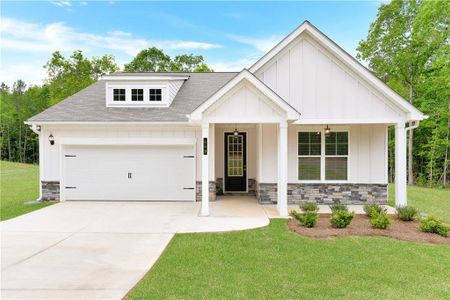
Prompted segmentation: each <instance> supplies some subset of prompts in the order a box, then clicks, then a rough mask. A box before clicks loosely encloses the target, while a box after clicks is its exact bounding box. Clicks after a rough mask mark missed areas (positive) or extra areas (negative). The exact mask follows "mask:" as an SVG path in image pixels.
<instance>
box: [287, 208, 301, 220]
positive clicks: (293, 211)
mask: <svg viewBox="0 0 450 300" xmlns="http://www.w3.org/2000/svg"><path fill="white" fill-rule="evenodd" d="M289 214H290V215H291V217H293V218H294V219H296V220H299V221H300V216H301V215H300V214H299V213H298V212H296V211H295V210H291V211H290V212H289Z"/></svg>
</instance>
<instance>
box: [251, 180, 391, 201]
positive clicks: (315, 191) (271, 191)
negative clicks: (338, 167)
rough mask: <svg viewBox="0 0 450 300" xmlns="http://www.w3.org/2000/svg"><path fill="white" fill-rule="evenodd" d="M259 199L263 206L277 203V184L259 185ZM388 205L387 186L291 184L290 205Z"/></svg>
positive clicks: (289, 188)
mask: <svg viewBox="0 0 450 300" xmlns="http://www.w3.org/2000/svg"><path fill="white" fill-rule="evenodd" d="M257 198H258V201H259V203H262V204H275V203H277V184H276V183H257ZM305 202H314V203H317V204H335V203H341V204H347V205H348V204H366V203H377V204H387V184H363V183H335V184H332V183H289V184H288V203H289V204H300V203H305Z"/></svg>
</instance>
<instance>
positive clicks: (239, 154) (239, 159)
mask: <svg viewBox="0 0 450 300" xmlns="http://www.w3.org/2000/svg"><path fill="white" fill-rule="evenodd" d="M227 139H228V141H227V142H228V143H227V144H228V149H227V151H228V153H227V157H228V170H227V172H228V176H243V175H244V168H243V164H244V152H243V147H244V146H243V145H244V136H243V135H237V136H236V135H229V136H228V137H227Z"/></svg>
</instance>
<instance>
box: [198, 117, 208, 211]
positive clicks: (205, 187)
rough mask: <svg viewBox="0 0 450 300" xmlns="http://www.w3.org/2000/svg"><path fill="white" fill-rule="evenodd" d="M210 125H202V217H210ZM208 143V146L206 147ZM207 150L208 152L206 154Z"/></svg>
mask: <svg viewBox="0 0 450 300" xmlns="http://www.w3.org/2000/svg"><path fill="white" fill-rule="evenodd" d="M208 137H209V123H203V124H202V208H201V210H200V215H201V216H208V215H209V155H208V154H209V150H210V147H209V144H210V141H209V139H208ZM205 142H206V145H205ZM205 150H206V152H205Z"/></svg>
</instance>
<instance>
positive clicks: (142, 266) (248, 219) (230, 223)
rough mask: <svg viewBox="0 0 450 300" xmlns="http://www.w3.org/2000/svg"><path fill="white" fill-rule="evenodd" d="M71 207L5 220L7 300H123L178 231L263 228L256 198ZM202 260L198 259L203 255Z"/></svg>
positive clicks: (265, 221) (3, 281) (3, 254)
mask: <svg viewBox="0 0 450 300" xmlns="http://www.w3.org/2000/svg"><path fill="white" fill-rule="evenodd" d="M199 209H200V203H139V202H131V203H125V202H65V203H59V204H56V205H53V206H49V207H46V208H43V209H41V210H38V211H35V212H32V213H29V214H26V215H23V216H20V217H17V218H14V219H11V220H8V221H4V222H1V298H2V299H17V298H27V299H31V298H32V299H121V298H122V297H123V296H125V294H126V293H127V292H128V291H129V290H130V289H131V288H132V287H133V286H134V285H135V284H136V283H137V282H138V281H139V280H140V279H141V278H142V277H143V276H144V275H145V273H146V272H147V271H148V270H149V269H150V268H151V267H152V265H153V264H154V263H155V262H156V260H157V259H158V257H159V256H160V254H161V253H162V252H163V250H164V248H165V247H166V246H167V244H168V243H169V242H170V240H171V238H172V237H173V235H174V234H175V233H177V232H214V231H230V230H242V229H250V228H256V227H262V226H265V225H267V224H268V223H269V219H268V217H267V215H266V213H265V211H264V209H263V208H262V206H260V205H258V204H257V203H256V200H255V199H254V198H252V197H233V198H229V199H226V200H222V201H217V202H212V203H211V216H209V217H198V212H199ZM199 255H200V254H199Z"/></svg>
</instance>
